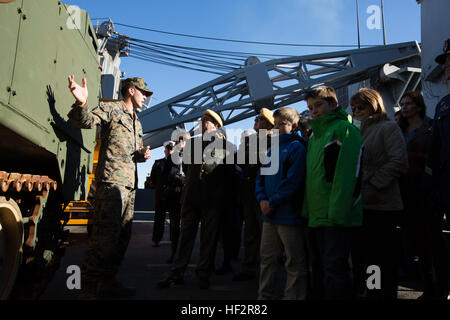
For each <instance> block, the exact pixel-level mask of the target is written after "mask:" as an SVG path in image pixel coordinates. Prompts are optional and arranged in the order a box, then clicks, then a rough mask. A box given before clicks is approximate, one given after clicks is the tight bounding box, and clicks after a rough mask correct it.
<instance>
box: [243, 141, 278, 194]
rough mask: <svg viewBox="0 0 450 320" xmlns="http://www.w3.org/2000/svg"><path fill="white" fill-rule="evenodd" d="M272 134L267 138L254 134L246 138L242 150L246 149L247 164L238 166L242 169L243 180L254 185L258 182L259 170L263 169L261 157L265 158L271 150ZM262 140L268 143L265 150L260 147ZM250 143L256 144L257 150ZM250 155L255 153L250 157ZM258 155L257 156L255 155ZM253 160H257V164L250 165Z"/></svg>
mask: <svg viewBox="0 0 450 320" xmlns="http://www.w3.org/2000/svg"><path fill="white" fill-rule="evenodd" d="M271 136H272V135H271V134H268V135H266V136H260V135H258V134H256V133H255V134H253V135H252V136H248V137H245V139H244V143H243V144H241V146H240V148H244V149H245V151H244V152H245V162H244V163H239V164H238V165H239V166H240V167H241V168H242V175H243V179H244V180H247V181H251V183H252V184H253V185H254V184H255V181H256V176H257V175H258V170H259V168H260V167H261V161H260V157H261V156H265V155H266V154H267V152H268V151H269V149H270V143H271ZM252 138H253V139H252ZM261 139H265V140H267V141H266V148H265V149H263V148H261V147H260V145H261ZM250 141H253V142H256V148H255V147H254V146H253V147H252V146H250ZM250 153H253V154H252V155H250ZM254 153H256V154H254ZM251 158H256V162H257V163H253V164H252V163H250V159H251Z"/></svg>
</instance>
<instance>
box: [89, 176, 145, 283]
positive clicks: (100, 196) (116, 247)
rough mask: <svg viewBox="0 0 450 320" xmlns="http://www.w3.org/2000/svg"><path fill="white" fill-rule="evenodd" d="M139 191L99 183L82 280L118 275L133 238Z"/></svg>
mask: <svg viewBox="0 0 450 320" xmlns="http://www.w3.org/2000/svg"><path fill="white" fill-rule="evenodd" d="M135 194H136V191H135V190H131V189H128V188H125V187H123V186H118V185H114V184H109V183H98V184H97V189H96V194H95V212H94V220H93V226H92V234H91V237H90V239H89V244H88V248H87V251H86V253H85V256H84V259H83V264H82V272H81V275H82V281H83V282H98V281H101V280H102V279H104V278H109V277H114V276H115V275H116V273H117V271H118V269H119V266H120V264H121V262H122V260H123V256H124V255H125V251H126V250H127V247H128V243H129V241H130V238H131V225H132V222H133V215H134V199H135Z"/></svg>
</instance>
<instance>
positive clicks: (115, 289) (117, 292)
mask: <svg viewBox="0 0 450 320" xmlns="http://www.w3.org/2000/svg"><path fill="white" fill-rule="evenodd" d="M135 295H136V289H135V288H128V287H125V286H124V285H123V284H122V283H120V282H119V281H117V280H116V279H115V278H112V279H105V280H104V281H102V282H101V283H100V287H99V296H100V297H105V298H125V297H131V296H135Z"/></svg>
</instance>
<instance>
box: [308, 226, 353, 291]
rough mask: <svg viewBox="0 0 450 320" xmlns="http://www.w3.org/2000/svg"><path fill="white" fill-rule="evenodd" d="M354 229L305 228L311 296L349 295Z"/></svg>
mask: <svg viewBox="0 0 450 320" xmlns="http://www.w3.org/2000/svg"><path fill="white" fill-rule="evenodd" d="M354 229H355V228H348V227H317V228H308V230H307V234H308V260H309V262H310V264H311V288H310V294H309V296H310V299H313V300H315V299H326V300H348V299H351V296H352V278H351V270H350V263H349V257H350V250H351V244H352V236H353V232H354Z"/></svg>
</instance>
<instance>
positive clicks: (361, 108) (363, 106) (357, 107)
mask: <svg viewBox="0 0 450 320" xmlns="http://www.w3.org/2000/svg"><path fill="white" fill-rule="evenodd" d="M365 109H366V106H365V105H358V106H356V107H354V106H352V112H355V111H356V110H358V111H363V110H365Z"/></svg>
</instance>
